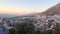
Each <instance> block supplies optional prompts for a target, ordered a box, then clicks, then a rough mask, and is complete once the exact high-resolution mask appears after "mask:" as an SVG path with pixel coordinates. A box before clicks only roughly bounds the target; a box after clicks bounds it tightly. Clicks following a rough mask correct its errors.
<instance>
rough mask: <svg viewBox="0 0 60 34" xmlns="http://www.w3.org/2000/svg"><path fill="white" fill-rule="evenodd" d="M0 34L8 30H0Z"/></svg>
mask: <svg viewBox="0 0 60 34" xmlns="http://www.w3.org/2000/svg"><path fill="white" fill-rule="evenodd" d="M0 34H8V30H0Z"/></svg>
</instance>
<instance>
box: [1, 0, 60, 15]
mask: <svg viewBox="0 0 60 34" xmlns="http://www.w3.org/2000/svg"><path fill="white" fill-rule="evenodd" d="M59 2H60V0H0V14H29V13H34V12H42V11H44V10H46V9H48V8H49V7H51V6H53V5H55V4H57V3H59Z"/></svg>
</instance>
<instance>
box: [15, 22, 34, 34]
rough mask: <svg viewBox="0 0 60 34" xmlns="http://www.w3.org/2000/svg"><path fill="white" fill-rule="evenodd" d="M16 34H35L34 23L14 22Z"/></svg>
mask: <svg viewBox="0 0 60 34" xmlns="http://www.w3.org/2000/svg"><path fill="white" fill-rule="evenodd" d="M15 30H16V32H15V33H16V34H35V30H34V25H33V24H32V23H21V24H16V27H15Z"/></svg>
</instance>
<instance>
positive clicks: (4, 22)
mask: <svg viewBox="0 0 60 34" xmlns="http://www.w3.org/2000/svg"><path fill="white" fill-rule="evenodd" d="M23 22H30V23H33V24H34V26H35V30H39V31H47V30H52V29H53V28H54V27H56V23H59V24H60V15H54V16H46V17H45V16H44V17H37V16H21V17H17V18H0V30H3V29H8V30H9V29H13V28H14V24H16V23H23Z"/></svg>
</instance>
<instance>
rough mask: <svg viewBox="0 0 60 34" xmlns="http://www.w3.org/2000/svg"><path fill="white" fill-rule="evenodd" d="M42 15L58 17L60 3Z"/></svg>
mask: <svg viewBox="0 0 60 34" xmlns="http://www.w3.org/2000/svg"><path fill="white" fill-rule="evenodd" d="M41 14H45V15H50V16H52V15H58V14H60V3H58V4H56V5H55V6H53V7H51V8H49V9H47V10H46V11H45V12H43V13H41Z"/></svg>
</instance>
